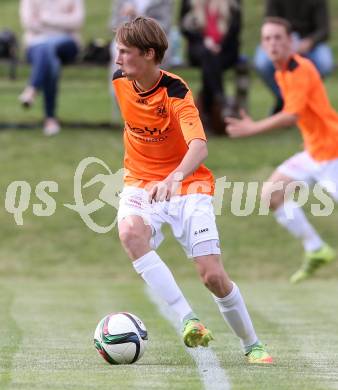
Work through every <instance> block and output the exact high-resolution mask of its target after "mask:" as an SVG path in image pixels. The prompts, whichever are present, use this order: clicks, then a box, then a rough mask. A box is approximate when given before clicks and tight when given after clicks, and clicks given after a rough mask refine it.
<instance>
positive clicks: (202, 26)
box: [180, 0, 248, 134]
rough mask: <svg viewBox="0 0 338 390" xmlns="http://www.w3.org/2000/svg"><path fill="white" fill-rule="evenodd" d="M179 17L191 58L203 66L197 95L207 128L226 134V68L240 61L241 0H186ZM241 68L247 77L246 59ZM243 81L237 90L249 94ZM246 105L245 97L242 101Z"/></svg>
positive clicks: (192, 63)
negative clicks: (224, 81)
mask: <svg viewBox="0 0 338 390" xmlns="http://www.w3.org/2000/svg"><path fill="white" fill-rule="evenodd" d="M180 20H181V29H182V33H183V34H184V35H185V37H186V38H187V40H188V60H189V62H190V64H191V65H192V66H197V67H201V70H202V90H201V93H200V95H199V98H198V106H199V110H200V113H201V116H202V120H203V122H204V125H205V127H206V128H207V129H209V130H212V131H213V132H215V133H219V134H224V116H226V114H225V112H224V109H225V107H226V98H225V93H224V90H223V71H224V70H227V69H230V68H236V67H237V65H239V64H240V63H241V61H240V54H239V46H240V30H241V5H240V0H226V1H224V0H211V1H206V0H183V1H182V6H181V15H180ZM240 68H241V69H240ZM238 70H239V72H240V73H241V74H243V73H244V75H245V77H246V80H247V74H248V72H247V67H246V64H245V63H244V62H242V63H241V65H240V67H239V68H238ZM244 84H245V85H243V83H240V88H239V89H238V90H239V91H240V95H242V96H243V93H244V97H245V98H246V91H247V81H246V82H245V83H244ZM243 100H244V101H245V100H246V99H243ZM243 105H244V106H245V105H246V101H245V102H243V101H242V103H241V106H243ZM232 114H234V113H233V112H232Z"/></svg>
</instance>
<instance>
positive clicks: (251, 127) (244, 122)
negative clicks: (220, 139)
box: [225, 111, 298, 137]
mask: <svg viewBox="0 0 338 390" xmlns="http://www.w3.org/2000/svg"><path fill="white" fill-rule="evenodd" d="M297 119H298V116H297V114H292V113H288V112H283V111H282V112H279V113H277V114H275V115H272V116H270V117H268V118H265V119H261V120H259V121H254V120H253V119H252V118H251V117H250V116H249V115H248V114H246V113H245V112H244V111H241V119H238V118H231V117H228V118H226V120H225V122H226V131H227V133H228V134H229V135H230V137H247V136H250V135H254V134H259V133H264V132H265V131H268V130H273V129H277V128H281V127H289V126H293V125H295V124H296V122H297Z"/></svg>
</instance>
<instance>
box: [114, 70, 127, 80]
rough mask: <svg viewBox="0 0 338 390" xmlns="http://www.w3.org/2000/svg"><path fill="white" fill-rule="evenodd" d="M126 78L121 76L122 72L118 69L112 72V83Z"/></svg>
mask: <svg viewBox="0 0 338 390" xmlns="http://www.w3.org/2000/svg"><path fill="white" fill-rule="evenodd" d="M125 78H126V77H125V76H123V73H122V70H121V69H118V70H116V71H115V72H114V74H113V81H115V80H118V79H125Z"/></svg>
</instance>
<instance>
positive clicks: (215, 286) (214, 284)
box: [201, 270, 224, 291]
mask: <svg viewBox="0 0 338 390" xmlns="http://www.w3.org/2000/svg"><path fill="white" fill-rule="evenodd" d="M201 277H202V281H203V283H204V285H205V286H206V287H207V288H208V289H209V290H211V291H215V290H219V288H220V287H222V286H223V284H224V278H223V275H222V274H221V273H220V272H217V271H216V270H212V271H206V272H205V273H204V274H202V275H201Z"/></svg>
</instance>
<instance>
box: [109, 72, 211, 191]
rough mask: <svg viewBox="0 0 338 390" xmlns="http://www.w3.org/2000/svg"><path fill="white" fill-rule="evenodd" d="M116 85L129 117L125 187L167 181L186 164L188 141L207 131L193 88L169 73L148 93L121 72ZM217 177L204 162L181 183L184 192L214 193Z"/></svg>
mask: <svg viewBox="0 0 338 390" xmlns="http://www.w3.org/2000/svg"><path fill="white" fill-rule="evenodd" d="M113 86H114V89H115V93H116V97H117V100H118V103H119V106H120V110H121V113H122V116H123V119H124V121H125V128H124V145H125V156H124V166H125V168H126V170H127V174H126V176H125V184H126V185H136V186H138V187H143V188H144V187H146V186H147V185H148V184H149V183H151V182H157V181H162V180H163V179H165V178H166V177H167V176H168V175H169V174H170V173H171V172H172V171H174V170H175V169H176V168H177V166H178V165H179V164H180V163H181V161H182V159H183V157H184V156H185V154H186V153H187V151H188V145H189V142H190V141H191V140H193V139H196V138H199V139H203V140H205V139H206V137H205V133H204V130H203V126H202V123H201V120H200V117H199V113H198V110H197V108H196V106H195V104H194V101H193V97H192V94H191V91H190V90H189V89H188V87H187V85H186V84H185V83H184V81H183V80H182V79H181V78H180V77H178V76H176V75H173V74H171V73H169V72H165V71H161V77H160V79H159V80H158V82H157V83H156V85H155V86H154V87H152V88H151V89H150V90H149V91H146V92H142V91H140V90H139V89H138V88H137V85H136V83H135V82H134V81H129V80H128V79H127V78H126V77H123V76H122V72H121V71H120V70H118V71H117V72H115V74H114V77H113ZM213 191H214V179H213V176H212V174H211V172H210V171H209V170H208V169H207V168H206V167H205V166H204V165H200V167H199V168H198V169H197V170H196V171H195V172H194V173H193V174H191V175H190V176H188V177H186V178H185V179H184V180H183V182H182V188H181V190H180V191H179V194H181V195H184V194H187V193H204V194H213Z"/></svg>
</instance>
